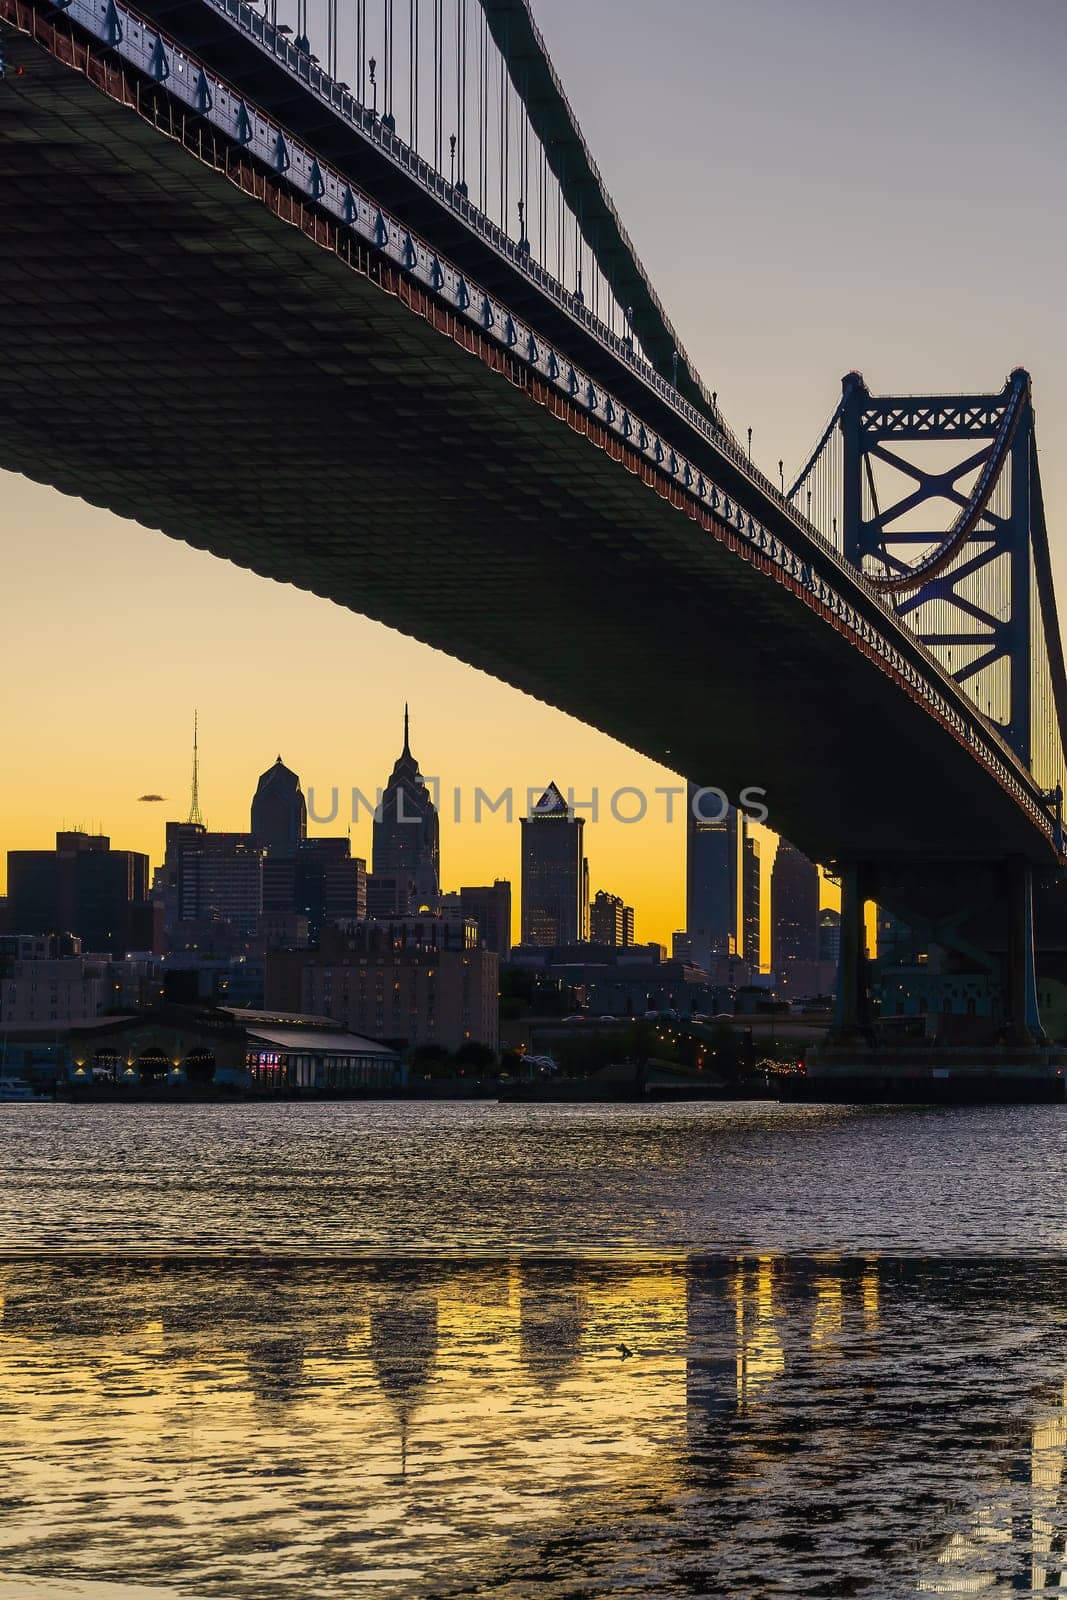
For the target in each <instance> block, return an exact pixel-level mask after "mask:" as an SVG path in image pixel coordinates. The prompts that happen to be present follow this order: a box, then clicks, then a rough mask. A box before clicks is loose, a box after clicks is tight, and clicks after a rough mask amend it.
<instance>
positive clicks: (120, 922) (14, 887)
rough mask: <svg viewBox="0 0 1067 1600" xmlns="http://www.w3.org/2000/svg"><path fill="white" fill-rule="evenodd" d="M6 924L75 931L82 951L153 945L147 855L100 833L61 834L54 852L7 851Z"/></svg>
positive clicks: (26, 930) (120, 951)
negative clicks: (113, 844) (117, 844)
mask: <svg viewBox="0 0 1067 1600" xmlns="http://www.w3.org/2000/svg"><path fill="white" fill-rule="evenodd" d="M7 881H8V922H9V925H10V927H11V929H12V931H13V932H14V933H16V934H33V933H38V934H49V933H56V934H63V933H70V934H75V935H76V936H77V937H78V938H79V939H80V940H81V941H82V944H83V945H84V946H85V948H86V949H87V950H93V951H108V952H110V953H112V954H115V955H124V954H125V953H126V951H127V950H152V949H155V948H157V947H158V929H157V927H156V919H155V917H154V915H153V912H152V908H151V906H150V905H149V904H148V857H147V856H146V855H141V854H140V853H139V852H138V851H135V850H113V849H112V848H111V840H110V839H109V838H107V836H106V835H104V834H86V833H82V832H80V831H76V830H73V831H65V832H60V833H57V834H56V847H55V849H54V850H9V851H8V853H7Z"/></svg>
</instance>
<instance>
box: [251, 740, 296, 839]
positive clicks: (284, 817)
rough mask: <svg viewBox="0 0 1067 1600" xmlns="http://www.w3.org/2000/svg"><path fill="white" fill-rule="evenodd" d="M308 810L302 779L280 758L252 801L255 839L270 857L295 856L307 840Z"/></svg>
mask: <svg viewBox="0 0 1067 1600" xmlns="http://www.w3.org/2000/svg"><path fill="white" fill-rule="evenodd" d="M307 831H308V809H307V806H306V804H305V803H304V795H303V791H302V790H301V788H300V779H299V778H298V777H297V775H296V773H295V772H293V771H291V770H290V768H289V767H287V766H286V765H285V763H284V762H283V761H282V758H281V756H279V757H278V759H277V761H276V762H275V763H274V765H273V767H268V768H267V770H266V772H264V773H263V775H262V777H261V778H260V780H259V783H258V784H257V786H256V792H255V795H254V796H253V798H252V837H253V839H254V840H255V841H256V843H257V844H258V845H261V846H262V847H263V849H265V850H267V851H268V852H269V853H270V854H271V855H278V856H295V855H296V852H297V850H298V849H299V848H300V843H301V841H302V840H303V839H306V838H307Z"/></svg>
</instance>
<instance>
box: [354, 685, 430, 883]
mask: <svg viewBox="0 0 1067 1600" xmlns="http://www.w3.org/2000/svg"><path fill="white" fill-rule="evenodd" d="M372 869H373V875H374V877H375V878H379V877H381V878H383V879H384V878H398V879H405V880H409V881H410V884H411V885H412V886H413V887H412V891H411V896H410V899H411V903H410V905H408V906H404V907H397V908H396V912H397V913H399V914H405V913H407V912H409V911H410V912H412V913H415V912H419V911H422V910H423V909H426V910H430V911H436V910H437V909H438V907H439V906H440V903H441V847H440V833H439V824H438V818H437V807H436V806H435V805H434V803H433V800H432V798H431V796H430V791H429V789H428V788H427V787H426V784H425V783H424V782H423V778H422V774H421V773H420V771H419V764H418V762H417V761H416V760H415V757H414V756H413V755H412V753H411V744H410V740H409V723H408V708H407V706H405V707H404V748H403V750H401V752H400V754H399V756H398V757H397V759H396V763H395V765H394V767H393V771H392V774H391V776H390V778H389V782H388V783H387V784H386V786H385V789H384V791H383V793H382V801H381V806H380V807H379V810H378V814H377V815H376V816H375V819H374V843H373V855H372ZM368 891H369V892H368V902H370V901H371V900H373V899H374V894H373V892H372V891H373V885H368ZM393 914H395V913H393Z"/></svg>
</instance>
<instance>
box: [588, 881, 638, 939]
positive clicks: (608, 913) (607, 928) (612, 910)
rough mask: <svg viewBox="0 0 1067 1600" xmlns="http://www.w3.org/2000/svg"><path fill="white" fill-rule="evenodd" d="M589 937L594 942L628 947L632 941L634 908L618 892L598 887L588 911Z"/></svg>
mask: <svg viewBox="0 0 1067 1600" xmlns="http://www.w3.org/2000/svg"><path fill="white" fill-rule="evenodd" d="M589 937H590V939H591V940H592V941H593V943H594V944H607V945H613V946H616V947H619V948H629V946H631V945H632V944H633V942H634V908H633V906H628V905H627V904H626V902H625V901H624V900H623V898H622V896H621V895H619V894H608V892H607V890H606V889H598V890H597V892H596V897H595V898H594V900H593V903H592V906H591V907H590V911H589Z"/></svg>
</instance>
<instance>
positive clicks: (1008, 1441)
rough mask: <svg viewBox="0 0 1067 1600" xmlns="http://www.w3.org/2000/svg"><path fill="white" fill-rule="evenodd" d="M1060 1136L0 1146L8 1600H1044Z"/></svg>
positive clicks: (431, 1122) (41, 1116)
mask: <svg viewBox="0 0 1067 1600" xmlns="http://www.w3.org/2000/svg"><path fill="white" fill-rule="evenodd" d="M1065 1119H1067V1114H1065V1113H1064V1112H1063V1111H1062V1110H1057V1109H1056V1108H1020V1109H1018V1110H1013V1109H1008V1110H995V1111H994V1110H989V1111H985V1110H958V1111H920V1110H907V1109H897V1110H893V1111H885V1110H881V1111H879V1110H875V1109H867V1110H853V1111H849V1110H844V1109H837V1110H832V1109H819V1108H779V1107H777V1106H772V1105H755V1104H747V1105H738V1106H711V1105H707V1106H699V1107H692V1106H689V1107H681V1106H675V1107H639V1108H637V1107H623V1106H619V1107H540V1108H534V1107H518V1106H516V1107H497V1106H495V1105H488V1104H474V1105H468V1104H464V1105H427V1104H417V1105H397V1104H383V1105H355V1104H343V1105H318V1106H294V1105H275V1106H234V1107H220V1108H216V1107H177V1106H171V1107H165V1108H160V1109H156V1108H152V1107H148V1106H140V1107H136V1106H135V1107H94V1108H71V1107H65V1106H61V1105H57V1106H52V1105H40V1106H37V1105H20V1106H11V1107H5V1108H2V1109H0V1174H2V1178H3V1182H2V1184H0V1255H2V1254H3V1251H4V1250H6V1257H7V1258H6V1260H4V1259H0V1306H2V1316H0V1600H167V1597H168V1596H169V1597H173V1600H333V1597H335V1596H336V1597H340V1600H345V1597H348V1596H352V1597H357V1596H358V1597H362V1596H367V1597H375V1600H377V1597H379V1596H383V1597H384V1596H397V1597H407V1596H410V1597H413V1600H431V1597H441V1600H446V1597H459V1596H500V1597H506V1600H532V1597H534V1596H536V1597H538V1600H591V1597H599V1596H607V1595H623V1596H628V1597H638V1596H640V1597H646V1596H665V1597H673V1596H679V1597H681V1596H690V1597H691V1596H722V1597H729V1600H750V1597H751V1600H760V1597H764V1596H767V1597H779V1596H781V1597H787V1596H839V1597H846V1596H853V1595H863V1596H868V1597H871V1600H897V1597H904V1596H916V1595H921V1594H942V1595H954V1596H963V1595H972V1594H982V1595H989V1596H994V1597H1003V1600H1006V1597H1008V1596H1017V1595H1019V1594H1027V1595H1043V1594H1045V1593H1047V1592H1050V1591H1057V1590H1059V1591H1063V1590H1067V1553H1065V1542H1067V1541H1065V1535H1067V1411H1065V1400H1067V1391H1065V1382H1067V1247H1065V1245H1064V1239H1063V1234H1064V1214H1065V1202H1064V1193H1065V1185H1064V1173H1065V1171H1067V1162H1065V1161H1064V1155H1065V1150H1064V1132H1063V1130H1064V1128H1065V1127H1067V1120H1065Z"/></svg>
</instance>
